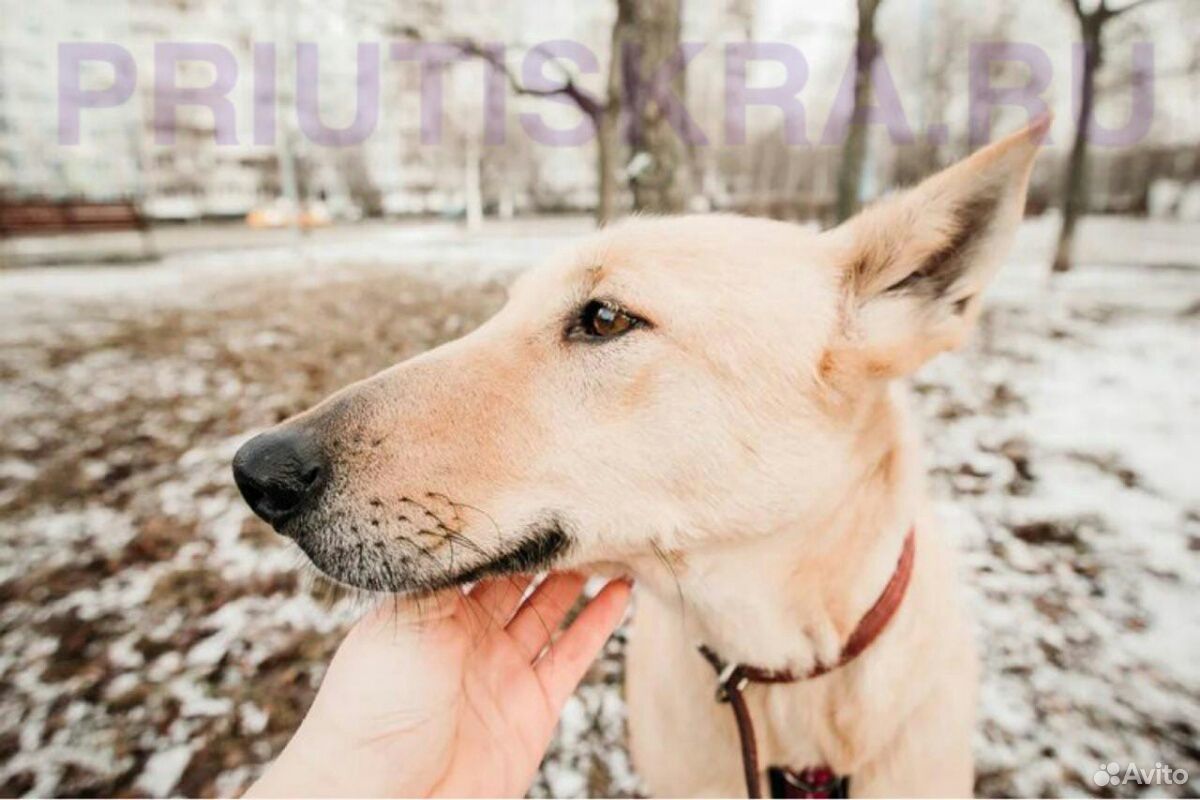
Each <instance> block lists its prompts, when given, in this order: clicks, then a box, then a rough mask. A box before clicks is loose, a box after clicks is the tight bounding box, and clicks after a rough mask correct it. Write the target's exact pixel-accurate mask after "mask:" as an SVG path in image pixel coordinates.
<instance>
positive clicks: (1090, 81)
mask: <svg viewBox="0 0 1200 800" xmlns="http://www.w3.org/2000/svg"><path fill="white" fill-rule="evenodd" d="M1081 27H1082V33H1083V75H1082V76H1081V78H1082V82H1081V86H1080V90H1079V117H1078V119H1076V120H1075V140H1074V141H1073V142H1072V143H1071V155H1070V158H1069V159H1068V160H1067V174H1066V177H1065V179H1064V181H1063V200H1062V228H1061V229H1060V230H1059V233H1058V246H1057V247H1056V248H1055V251H1054V264H1053V266H1052V269H1053V271H1054V272H1067V271H1068V270H1070V269H1071V253H1072V250H1073V245H1074V242H1075V226H1076V225H1077V224H1078V222H1079V217H1080V216H1081V215H1082V214H1083V213H1084V212H1085V211H1087V172H1088V164H1087V144H1088V143H1087V130H1088V123H1089V122H1091V119H1092V107H1093V105H1094V104H1095V99H1096V69H1097V68H1098V67H1099V66H1100V60H1101V57H1102V55H1103V52H1102V51H1101V49H1100V48H1101V36H1100V28H1101V23H1099V22H1097V21H1093V18H1089V19H1087V20H1084V21H1083V22H1082V24H1081Z"/></svg>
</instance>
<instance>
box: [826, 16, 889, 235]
mask: <svg viewBox="0 0 1200 800" xmlns="http://www.w3.org/2000/svg"><path fill="white" fill-rule="evenodd" d="M882 3H883V0H858V30H857V32H856V33H855V36H854V110H853V112H852V115H851V118H850V127H849V130H848V132H847V134H846V142H845V144H843V145H842V162H841V166H840V168H839V170H838V188H837V217H838V221H839V222H840V221H842V220H844V219H847V218H849V217H850V216H852V215H853V214H854V212H855V211H857V210H858V207H859V203H860V200H861V198H859V195H858V193H859V186H860V185H861V184H862V172H863V165H864V164H865V163H866V159H867V128H866V125H865V120H864V119H863V116H864V115H865V113H866V108H867V104H868V103H870V102H871V67H872V65H873V64H874V63H875V59H876V58H878V57H879V38H878V37H877V36H876V35H875V14H876V12H877V11H879V6H880V5H881V4H882Z"/></svg>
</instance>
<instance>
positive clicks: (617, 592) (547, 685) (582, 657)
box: [534, 579, 631, 709]
mask: <svg viewBox="0 0 1200 800" xmlns="http://www.w3.org/2000/svg"><path fill="white" fill-rule="evenodd" d="M630 590H631V586H630V583H629V581H628V580H625V579H619V580H615V581H610V582H609V583H608V584H607V585H606V586H605V587H604V588H603V589H601V590H600V593H599V594H597V595H596V596H595V597H594V598H593V599H592V601H591V602H589V603H588V604H587V605H586V606H585V607H584V609H583V611H581V612H579V616H578V617H576V618H575V621H574V622H572V623H571V625H570V626H569V627H568V628H567V629H566V630H565V631H563V633H562V635H560V636H559V637H558V638H557V639H555V640H554V643H553V644H551V645H550V648H549V649H548V650H547V651H546V652H545V653H544V654H543V655H542V657H541V658H539V659H538V661H537V663H536V664H535V665H534V672H535V673H536V675H537V677H538V680H539V681H540V682H541V684H542V691H543V692H544V693H545V695H546V698H547V700H548V701H549V702H550V704H551V706H552V707H553V708H555V709H559V708H561V707H562V704H563V703H565V702H566V700H567V698H568V697H570V695H571V692H573V691H575V687H576V686H578V685H579V681H581V680H582V679H583V676H584V674H585V673H586V672H587V670H588V667H590V666H591V664H592V662H593V661H595V660H596V656H597V655H599V653H600V650H601V649H602V648H603V647H604V643H605V642H606V641H608V637H609V636H611V635H612V632H613V631H614V630H616V627H617V625H619V624H620V623H621V618H622V616H623V615H624V613H625V608H626V607H627V606H628V605H629V595H630Z"/></svg>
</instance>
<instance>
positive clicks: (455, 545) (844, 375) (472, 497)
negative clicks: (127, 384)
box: [234, 123, 1047, 592]
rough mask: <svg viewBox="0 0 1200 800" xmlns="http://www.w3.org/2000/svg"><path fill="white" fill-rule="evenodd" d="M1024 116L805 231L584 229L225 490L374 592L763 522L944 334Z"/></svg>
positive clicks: (778, 515) (840, 450)
mask: <svg viewBox="0 0 1200 800" xmlns="http://www.w3.org/2000/svg"><path fill="white" fill-rule="evenodd" d="M1046 124H1047V123H1042V124H1039V125H1035V126H1033V127H1031V128H1029V129H1027V130H1026V131H1023V132H1021V133H1018V134H1016V135H1014V136H1011V137H1009V138H1008V139H1005V140H1003V141H1001V142H999V143H997V144H995V145H992V146H990V147H988V148H986V149H984V150H982V151H980V152H978V153H976V154H975V155H974V156H972V157H971V158H969V159H967V160H965V161H963V162H961V163H959V164H957V165H955V166H953V167H951V168H949V169H947V170H945V171H943V172H941V173H939V174H937V175H935V176H933V177H932V178H930V179H928V180H926V181H925V182H923V183H921V184H920V185H918V186H917V187H915V188H913V189H910V190H908V191H906V192H903V193H901V194H898V195H896V196H894V197H891V198H888V199H885V200H883V201H882V202H880V203H877V204H876V205H874V206H872V207H870V208H868V209H867V210H865V211H864V212H863V213H861V214H860V215H858V216H857V217H855V218H853V219H851V220H850V221H848V222H847V223H845V224H843V225H842V226H840V227H838V228H835V229H833V230H830V231H827V232H824V233H816V232H812V231H808V230H806V229H804V228H801V227H799V226H795V225H791V224H787V223H782V222H773V221H767V220H759V219H750V218H743V217H737V216H727V215H705V216H684V217H675V218H661V219H658V218H634V219H631V220H628V221H625V222H622V223H620V224H617V225H614V226H612V227H610V228H606V229H604V230H601V231H599V232H597V233H595V234H593V235H591V236H589V237H587V238H585V239H583V240H582V241H580V242H579V243H578V244H577V245H576V246H575V247H573V248H571V249H570V250H569V251H567V252H565V253H562V254H560V255H558V256H557V257H555V258H553V259H551V260H550V261H549V262H548V263H546V264H543V265H542V266H540V267H538V268H535V269H532V270H530V271H528V272H526V273H524V274H523V275H522V276H521V277H520V278H519V279H518V280H517V281H516V283H515V284H514V285H513V286H512V287H511V290H510V296H509V300H508V302H507V304H506V305H505V307H504V308H503V309H502V310H501V311H500V312H499V313H498V314H497V315H496V316H495V317H493V318H492V319H491V320H489V321H488V322H486V323H485V324H484V325H483V326H481V327H480V328H478V329H477V330H475V331H474V332H473V333H471V334H469V335H467V336H465V337H464V338H462V339H459V340H457V341H454V342H451V343H449V344H446V345H444V346H442V347H439V348H437V349H435V350H432V351H430V352H427V353H425V354H423V355H421V356H419V357H417V358H414V359H411V360H409V361H406V362H404V363H402V364H399V365H397V366H395V367H392V368H391V369H388V370H385V371H384V372H382V373H380V374H378V375H376V376H374V377H372V378H370V379H368V380H365V381H362V382H360V383H357V384H354V385H351V386H348V387H346V388H345V389H343V390H342V391H340V392H338V393H337V394H335V395H333V396H332V397H330V398H329V399H327V400H326V401H324V402H323V403H321V404H320V405H318V406H317V407H315V408H313V409H311V410H309V411H307V412H305V413H303V414H301V415H299V416H297V417H294V418H292V419H290V420H288V421H286V422H284V423H282V424H281V425H279V426H277V427H276V428H274V429H272V430H270V431H268V432H266V433H264V434H262V435H260V436H258V437H256V438H254V439H253V440H251V441H250V442H248V443H247V444H246V445H244V446H243V447H242V448H241V450H240V451H239V452H238V454H237V456H236V458H235V461H234V472H235V476H236V479H237V483H238V485H239V487H240V488H241V490H242V492H243V494H244V496H245V498H246V500H247V501H248V502H249V504H250V505H251V507H252V508H254V510H255V511H256V512H257V513H258V514H259V515H260V516H262V517H263V518H265V519H266V520H267V521H268V522H270V523H271V524H272V525H273V526H274V527H275V528H276V529H277V530H278V531H280V532H281V533H283V534H285V535H287V536H289V537H291V538H292V539H294V540H295V541H296V543H297V544H298V545H299V546H300V547H301V548H302V549H303V550H304V552H305V553H306V554H307V555H308V556H309V558H310V559H311V560H312V561H313V563H314V564H315V565H316V566H317V567H318V568H319V569H320V570H322V571H323V572H324V573H326V574H328V575H329V576H331V577H333V578H334V579H336V580H338V581H341V582H344V583H347V584H351V585H355V586H360V587H363V588H367V589H378V590H388V591H417V592H420V591H430V590H435V589H438V588H443V587H446V586H449V585H453V584H459V583H464V582H469V581H472V580H476V579H478V578H480V577H482V576H485V575H490V574H499V573H507V572H521V571H534V570H537V569H540V568H544V567H547V566H550V565H552V564H553V565H557V566H568V565H582V564H588V563H597V562H616V563H622V562H627V561H628V560H630V559H632V558H635V557H639V556H642V555H644V554H646V553H648V552H650V551H651V550H653V549H655V548H658V549H661V550H679V549H684V548H688V547H705V546H710V545H713V544H719V543H724V542H728V541H730V540H733V539H737V538H739V537H747V536H754V535H758V534H761V533H763V532H767V531H772V530H776V529H778V528H779V527H780V526H781V525H786V524H788V522H789V520H790V519H791V518H792V516H793V515H795V514H797V513H807V512H811V510H812V509H815V508H820V507H822V506H823V504H828V503H829V502H831V500H832V499H835V498H837V497H839V496H841V494H843V493H844V487H845V486H846V484H847V483H848V482H851V481H853V480H854V477H855V474H856V473H855V470H856V469H859V468H860V467H861V464H859V463H858V461H859V459H856V457H855V447H856V442H857V441H858V439H859V437H860V436H861V434H862V430H861V420H862V419H863V417H864V414H863V413H862V410H863V409H864V408H866V407H867V406H868V405H869V404H871V403H876V402H878V400H879V398H880V397H881V396H882V395H883V391H884V387H886V385H887V383H888V381H889V380H891V379H893V378H895V377H898V376H902V375H905V374H907V373H909V372H911V371H912V370H914V369H916V368H917V367H918V366H919V365H920V364H921V363H923V362H924V361H925V360H926V359H928V358H929V357H931V356H932V355H934V354H935V353H937V352H940V351H942V350H946V349H950V348H953V347H955V346H957V345H958V344H959V343H960V342H961V341H962V339H963V337H964V335H965V334H966V333H967V331H968V330H969V328H970V326H971V324H972V322H973V321H974V319H975V318H976V316H977V315H978V313H979V306H980V294H981V292H982V290H983V288H984V287H985V285H986V283H987V282H988V280H989V278H990V277H991V275H992V273H993V272H994V270H995V269H996V267H997V266H998V264H999V261H1000V259H1001V258H1002V257H1003V255H1004V252H1005V250H1006V247H1007V245H1008V243H1009V241H1010V239H1011V238H1012V233H1013V231H1014V229H1015V227H1016V226H1017V224H1018V222H1019V220H1020V218H1021V215H1022V210H1023V207H1024V200H1025V191H1026V185H1027V183H1028V178H1029V173H1030V169H1031V165H1032V163H1033V159H1034V156H1035V154H1036V150H1037V143H1038V140H1039V139H1040V137H1041V136H1042V134H1044V132H1045V127H1046Z"/></svg>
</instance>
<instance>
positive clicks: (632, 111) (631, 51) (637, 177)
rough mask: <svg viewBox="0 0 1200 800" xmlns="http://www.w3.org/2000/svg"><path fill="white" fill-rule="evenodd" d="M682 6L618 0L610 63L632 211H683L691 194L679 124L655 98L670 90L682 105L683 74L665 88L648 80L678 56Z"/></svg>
mask: <svg viewBox="0 0 1200 800" xmlns="http://www.w3.org/2000/svg"><path fill="white" fill-rule="evenodd" d="M681 5H682V0H617V8H618V13H617V24H616V27H615V28H614V37H613V45H614V49H613V53H612V57H613V59H614V60H620V62H621V65H622V77H623V83H624V87H623V91H622V96H623V97H624V99H625V100H626V102H627V104H628V105H629V115H628V116H629V145H630V148H631V150H632V157H631V159H630V165H631V169H630V172H631V174H630V185H631V187H632V189H633V207H634V209H635V210H637V211H649V212H654V213H668V214H669V213H675V212H679V211H683V210H684V209H685V208H686V207H687V203H688V200H689V199H690V198H691V194H692V187H691V184H692V171H691V167H690V163H689V157H688V145H687V142H685V141H684V139H683V136H682V135H681V132H682V131H683V125H684V120H683V119H680V118H672V117H671V116H670V111H671V110H670V109H668V108H664V107H663V106H664V103H662V102H660V101H659V96H658V92H663V91H668V90H669V91H671V92H673V93H674V94H675V97H677V98H679V99H680V101H682V100H683V99H684V98H685V97H686V86H685V83H684V70H682V69H678V70H675V71H674V73H673V75H672V77H671V81H670V84H669V86H661V85H657V84H656V82H655V81H653V80H651V79H650V76H651V75H653V74H654V72H655V71H657V70H661V69H669V66H668V65H669V64H670V62H671V61H672V59H674V58H676V57H677V56H678V55H679V53H680V38H681V32H682V24H681V19H680V11H681V9H680V6H681ZM618 45H619V47H618ZM651 89H654V90H656V92H655V94H653V95H651V94H649V91H650V90H651Z"/></svg>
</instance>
